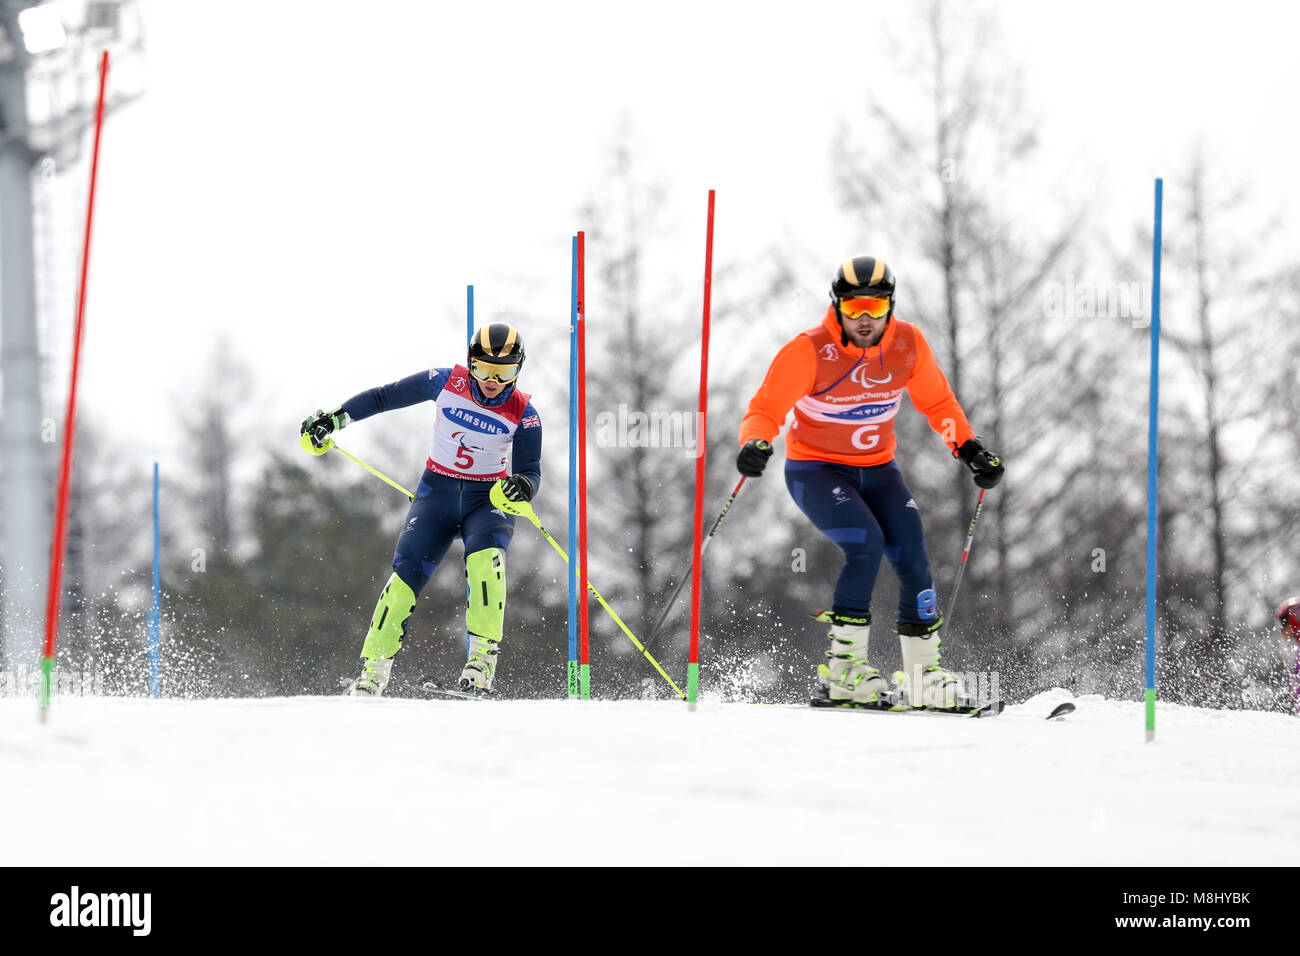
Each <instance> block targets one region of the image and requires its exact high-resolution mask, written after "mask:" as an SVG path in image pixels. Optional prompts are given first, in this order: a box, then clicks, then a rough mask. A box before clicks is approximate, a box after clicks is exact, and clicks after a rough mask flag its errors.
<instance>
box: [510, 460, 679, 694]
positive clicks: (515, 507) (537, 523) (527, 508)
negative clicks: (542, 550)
mask: <svg viewBox="0 0 1300 956" xmlns="http://www.w3.org/2000/svg"><path fill="white" fill-rule="evenodd" d="M488 496H489V497H490V498H491V499H492V504H493V505H495V506H496V507H498V508H500V509H501V510H502V511H506V512H509V513H510V514H512V515H522V516H523V517H525V518H527V519H528V520H529V521H531V522H532V523H533V527H535V528H536V529H537V530H538V531H540V532H541V533H542V536H543V537H544V538H546V540H547V541H549V542H551V547H552V548H554V549H555V550H556V551H558V552H559V555H560V557H562V558H563V559H564V563H565V564H568V563H569V556H568V555H567V554H565V553H564V549H563V548H561V547H560V543H559V542H558V541H556V540H555V539H554V538H553V537H551V533H550V532H549V531H547V530H546V529H545V528H543V527H542V521H541V519H540V518H538V517H537V512H535V511H534V510H533V506H532V505H530V504H529V503H528V502H526V501H511V500H510V499H509V498H507V497H506V496H505V494H504V493H503V492H502V490H501V482H499V481H498V482H497V483H496V484H494V485H493V486H492V490H491V491H490V492H489V493H488ZM587 590H588V591H590V592H591V593H592V595H593V596H594V597H595V598H596V600H597V601H599V602H600V606H601V607H603V608H604V609H605V610H606V611H608V612H609V616H610V617H612V618H613V619H614V623H615V624H617V625H618V626H619V627H620V628H622V630H623V633H624V634H626V635H627V636H628V639H629V640H631V641H632V643H633V644H635V645H636V648H637V650H639V651H640V652H641V653H642V654H644V655H645V658H646V660H648V661H649V662H650V663H651V664H653V665H654V668H655V670H657V671H658V672H659V673H660V674H661V675H662V676H663V679H664V680H666V681H668V686H669V687H671V688H672V689H673V691H674V693H676V694H677V696H678V697H680V698H682V699H683V700H685V699H686V694H684V693H683V692H682V689H681V688H680V687H678V686H677V685H676V684H674V683H673V679H672V678H671V677H669V676H668V674H667V673H666V672H665V671H664V669H663V668H662V667H660V666H659V662H658V661H657V660H655V659H654V657H652V656H651V654H650V652H649V651H648V650H646V649H645V647H644V645H642V643H641V642H640V641H638V640H637V639H636V635H635V634H633V633H632V631H631V630H630V629H629V628H628V626H627V625H626V624H624V623H623V619H622V618H621V617H619V616H618V615H617V614H615V613H614V609H613V608H612V607H610V606H609V603H608V602H607V601H606V600H605V598H604V597H603V596H602V595H601V593H600V592H599V591H597V590H596V586H595V585H594V584H592V583H591V581H590V580H588V581H587Z"/></svg>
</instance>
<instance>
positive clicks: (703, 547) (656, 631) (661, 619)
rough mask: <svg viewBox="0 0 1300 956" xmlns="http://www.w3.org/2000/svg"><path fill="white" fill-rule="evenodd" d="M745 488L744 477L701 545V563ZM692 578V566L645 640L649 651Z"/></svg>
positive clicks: (681, 579) (680, 580)
mask: <svg viewBox="0 0 1300 956" xmlns="http://www.w3.org/2000/svg"><path fill="white" fill-rule="evenodd" d="M744 486H745V479H744V477H743V476H742V477H741V479H740V481H739V482H738V483H737V484H736V490H735V491H733V492H732V493H731V497H730V498H728V499H727V503H726V504H725V505H723V506H722V513H721V514H719V515H718V520H717V521H715V522H713V527H712V528H710V529H709V534H708V536H707V537H706V538H705V539H704V543H703V544H702V545H700V560H701V561H703V560H704V552H705V551H707V550H708V548H709V542H710V541H712V540H713V536H714V535H715V534H716V533H717V531H718V526H719V525H720V524H722V519H723V518H725V517H726V516H727V512H728V511H730V510H731V506H732V504H733V503H734V502H735V500H736V496H737V495H738V494H740V489H741V488H743V487H744ZM690 576H691V566H689V565H688V566H687V568H686V573H685V574H683V575H682V576H681V578H679V579H678V581H677V587H676V588H674V589H673V596H672V597H670V598H669V599H668V603H667V604H665V605H664V609H663V610H662V611H661V612H660V613H659V620H657V621H655V626H654V627H653V628H652V629H651V630H650V636H649V637H647V638H646V639H645V646H646V649H647V650H648V649H649V647H650V645H651V644H653V643H654V639H655V638H656V637H657V636H658V635H659V629H660V628H661V627H663V626H664V621H666V620H667V619H668V612H669V611H671V610H672V608H673V605H674V604H676V603H677V595H679V594H681V593H682V586H683V585H684V584H685V583H686V581H687V579H688V578H690Z"/></svg>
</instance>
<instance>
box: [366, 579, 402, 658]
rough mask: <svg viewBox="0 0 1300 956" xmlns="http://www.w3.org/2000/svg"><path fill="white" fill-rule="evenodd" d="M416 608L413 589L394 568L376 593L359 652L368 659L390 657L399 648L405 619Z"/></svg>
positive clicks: (400, 647)
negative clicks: (373, 608)
mask: <svg viewBox="0 0 1300 956" xmlns="http://www.w3.org/2000/svg"><path fill="white" fill-rule="evenodd" d="M414 610H415V592H414V591H412V590H411V588H410V586H409V585H408V584H407V583H406V582H405V581H403V580H402V579H401V578H399V577H398V576H397V572H393V574H392V576H391V577H390V578H389V579H388V583H387V584H385V585H384V590H383V591H382V592H381V593H380V595H379V603H378V604H376V605H375V614H374V617H372V618H371V619H370V631H369V632H368V633H367V634H366V643H365V644H363V645H362V647H361V656H362V657H364V658H365V659H366V660H368V661H375V660H379V659H381V658H385V657H392V656H393V655H394V654H396V653H397V652H398V651H400V650H401V649H402V635H403V634H405V633H406V619H407V618H408V617H410V616H411V612H412V611H414Z"/></svg>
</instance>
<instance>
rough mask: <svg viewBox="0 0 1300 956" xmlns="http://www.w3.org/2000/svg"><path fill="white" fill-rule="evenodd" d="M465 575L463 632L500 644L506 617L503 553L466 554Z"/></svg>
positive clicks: (478, 552) (486, 551) (487, 551)
mask: <svg viewBox="0 0 1300 956" xmlns="http://www.w3.org/2000/svg"><path fill="white" fill-rule="evenodd" d="M465 573H466V575H467V576H468V577H469V593H468V594H467V595H466V606H465V627H466V629H467V630H468V631H469V632H470V633H471V634H477V635H478V636H479V637H483V638H486V639H488V640H489V641H499V640H501V633H502V631H503V629H504V627H503V625H504V622H505V616H506V553H505V552H504V551H502V550H501V549H500V548H486V549H484V550H483V551H475V552H474V553H473V554H467V555H465Z"/></svg>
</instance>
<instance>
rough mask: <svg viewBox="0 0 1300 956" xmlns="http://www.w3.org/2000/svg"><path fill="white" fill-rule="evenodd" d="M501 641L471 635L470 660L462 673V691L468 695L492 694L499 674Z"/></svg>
mask: <svg viewBox="0 0 1300 956" xmlns="http://www.w3.org/2000/svg"><path fill="white" fill-rule="evenodd" d="M500 644H501V642H500V641H493V640H489V639H487V638H485V637H480V636H479V635H477V634H473V633H471V634H470V635H469V645H470V651H469V660H467V661H466V662H465V669H464V670H462V671H461V672H460V689H461V690H462V691H464V692H465V693H466V694H480V695H487V694H490V693H492V681H493V679H494V678H495V677H496V673H497V653H498V651H499V650H500Z"/></svg>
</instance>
